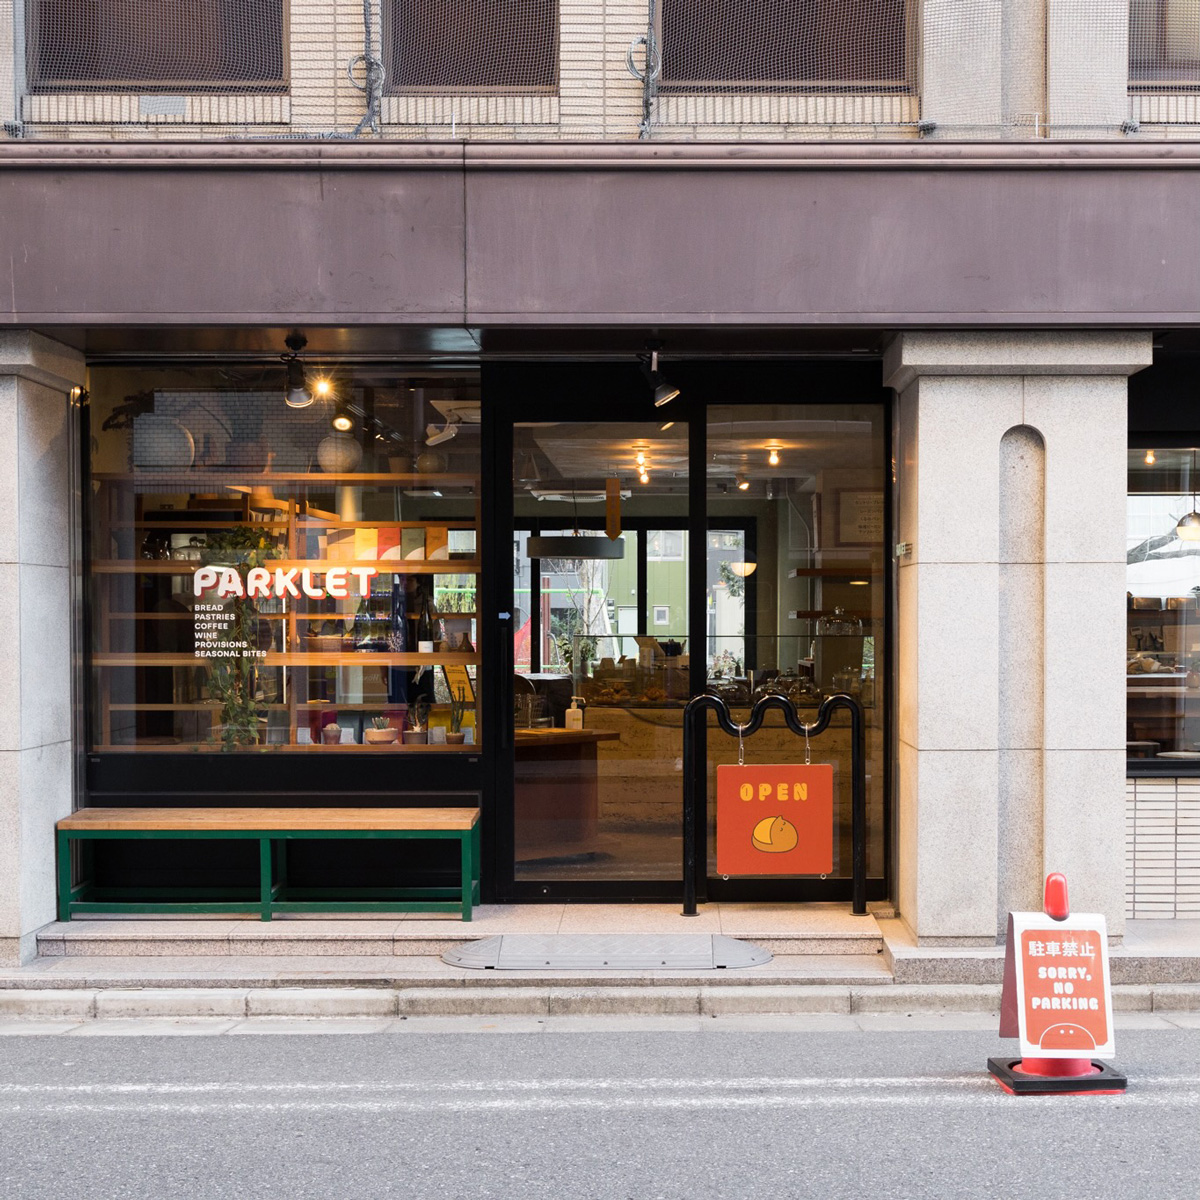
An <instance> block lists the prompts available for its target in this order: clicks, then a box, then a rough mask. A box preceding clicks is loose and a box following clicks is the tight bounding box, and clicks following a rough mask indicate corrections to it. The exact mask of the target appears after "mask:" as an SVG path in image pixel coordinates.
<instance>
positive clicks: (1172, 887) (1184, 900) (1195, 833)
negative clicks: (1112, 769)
mask: <svg viewBox="0 0 1200 1200" xmlns="http://www.w3.org/2000/svg"><path fill="white" fill-rule="evenodd" d="M1126 801H1127V803H1126V808H1125V814H1126V815H1125V915H1126V916H1127V917H1129V918H1130V919H1137V920H1145V919H1155V918H1159V919H1162V920H1170V919H1173V918H1175V917H1200V778H1194V779H1130V780H1127V781H1126Z"/></svg>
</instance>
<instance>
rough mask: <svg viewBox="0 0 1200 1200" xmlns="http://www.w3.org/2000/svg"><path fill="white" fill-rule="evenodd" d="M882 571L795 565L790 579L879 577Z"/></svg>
mask: <svg viewBox="0 0 1200 1200" xmlns="http://www.w3.org/2000/svg"><path fill="white" fill-rule="evenodd" d="M882 574H883V572H882V571H880V570H878V569H877V568H873V567H862V568H856V567H839V568H838V569H837V570H832V569H830V568H828V567H793V568H792V569H791V570H790V571H789V572H788V576H787V577H788V578H789V579H878V578H879V577H880V576H881V575H882Z"/></svg>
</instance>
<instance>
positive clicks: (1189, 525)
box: [1175, 450, 1200, 542]
mask: <svg viewBox="0 0 1200 1200" xmlns="http://www.w3.org/2000/svg"><path fill="white" fill-rule="evenodd" d="M1191 478H1192V511H1191V512H1190V513H1188V514H1187V516H1184V517H1180V518H1179V523H1178V524H1177V525H1176V526H1175V536H1176V537H1177V538H1179V539H1180V540H1181V541H1184V542H1200V513H1198V512H1197V511H1196V452H1195V450H1193V451H1192V475H1191Z"/></svg>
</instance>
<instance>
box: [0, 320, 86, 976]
mask: <svg viewBox="0 0 1200 1200" xmlns="http://www.w3.org/2000/svg"><path fill="white" fill-rule="evenodd" d="M83 382H84V366H83V356H82V355H81V354H79V353H78V352H77V351H75V350H71V349H69V348H68V347H66V346H63V345H60V344H59V343H57V342H52V341H50V340H49V339H48V338H44V337H42V336H40V335H39V334H36V333H31V332H29V331H27V330H13V331H8V332H0V429H3V431H4V432H3V436H0V612H3V614H4V615H3V620H2V621H0V696H2V697H3V702H4V718H3V721H2V722H0V963H4V964H8V965H13V964H16V963H20V962H22V961H25V960H26V959H28V958H31V957H32V956H33V955H34V954H35V953H36V946H35V935H36V932H37V930H38V929H39V928H41V927H42V926H43V925H45V924H47V923H48V922H50V921H53V920H54V915H55V879H54V823H55V821H57V820H58V818H59V817H63V816H66V815H67V814H68V813H69V812H70V811H71V797H72V714H73V706H72V686H73V680H72V634H73V620H74V616H73V612H72V605H71V573H72V563H71V530H72V521H73V512H72V509H73V505H72V501H71V469H70V456H71V452H72V451H71V437H70V423H71V407H70V406H71V399H70V393H71V389H72V388H74V387H76V386H82V384H83Z"/></svg>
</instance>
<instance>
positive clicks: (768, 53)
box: [662, 0, 910, 92]
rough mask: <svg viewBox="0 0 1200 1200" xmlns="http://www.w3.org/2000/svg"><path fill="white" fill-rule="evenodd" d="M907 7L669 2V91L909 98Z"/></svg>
mask: <svg viewBox="0 0 1200 1200" xmlns="http://www.w3.org/2000/svg"><path fill="white" fill-rule="evenodd" d="M908 8H909V5H908V4H907V3H906V0H704V2H703V3H698V2H697V0H663V5H662V86H663V88H664V90H668V91H687V90H703V91H767V90H770V91H787V90H793V89H794V90H801V91H833V92H837V91H879V90H888V91H896V90H908V88H909V74H910V72H909V68H908V20H909V17H908Z"/></svg>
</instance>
